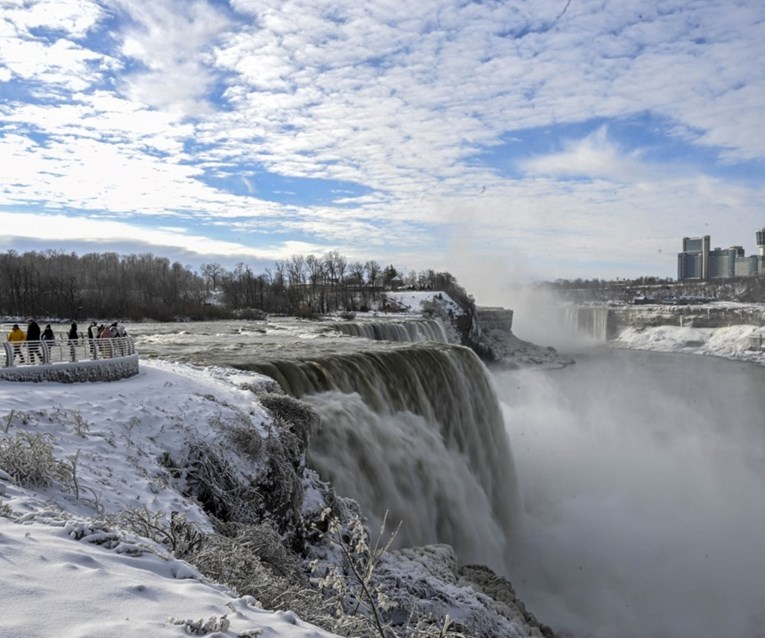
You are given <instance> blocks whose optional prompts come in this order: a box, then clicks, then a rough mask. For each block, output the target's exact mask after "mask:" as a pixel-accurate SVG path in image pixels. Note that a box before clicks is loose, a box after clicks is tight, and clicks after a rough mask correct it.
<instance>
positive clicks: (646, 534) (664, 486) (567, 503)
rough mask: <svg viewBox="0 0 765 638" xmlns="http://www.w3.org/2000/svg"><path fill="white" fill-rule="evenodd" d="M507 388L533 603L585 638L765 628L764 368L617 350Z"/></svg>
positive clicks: (559, 626)
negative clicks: (522, 502)
mask: <svg viewBox="0 0 765 638" xmlns="http://www.w3.org/2000/svg"><path fill="white" fill-rule="evenodd" d="M496 384H497V387H498V391H499V393H500V398H501V400H502V401H503V409H504V412H505V419H506V423H507V428H508V432H509V435H510V439H511V443H512V445H513V452H514V456H515V460H516V466H517V471H518V475H519V485H520V490H521V495H522V498H523V501H524V514H525V516H524V529H523V540H522V545H521V547H520V548H519V549H520V551H519V552H518V556H519V557H520V558H519V559H518V560H517V561H516V563H515V565H514V566H513V570H512V575H511V579H512V581H513V583H514V585H515V588H516V591H517V592H518V594H519V596H520V597H521V599H523V600H524V602H525V603H526V604H527V606H528V607H529V609H530V610H531V611H533V612H534V613H535V614H536V615H537V616H538V617H539V618H540V619H542V620H543V621H544V622H545V623H547V624H550V625H551V626H552V627H553V628H554V629H556V630H569V631H571V632H572V633H573V635H575V636H577V637H585V636H587V637H595V638H638V637H640V638H644V637H646V636H650V637H652V638H712V637H714V638H719V637H725V638H756V637H758V636H765V489H763V487H764V486H765V416H763V415H765V395H764V394H763V392H762V388H763V387H764V384H765V369H762V368H758V367H754V366H752V365H748V364H741V363H734V362H728V361H722V360H717V359H711V358H702V357H694V356H684V355H659V354H654V353H638V352H629V353H627V352H618V351H617V352H606V353H605V354H603V355H601V356H594V357H586V356H585V357H579V359H578V362H577V363H576V364H575V365H574V366H571V367H570V368H567V369H564V370H553V371H520V372H512V373H510V372H506V373H502V374H499V375H498V376H497V377H496Z"/></svg>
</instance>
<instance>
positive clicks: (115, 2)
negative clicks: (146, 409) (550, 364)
mask: <svg viewBox="0 0 765 638" xmlns="http://www.w3.org/2000/svg"><path fill="white" fill-rule="evenodd" d="M564 4H566V3H553V4H548V5H540V3H537V2H531V1H530V0H527V1H519V2H514V3H498V2H497V3H494V2H489V3H483V2H461V1H460V2H458V1H457V0H453V1H452V0H449V1H447V2H438V3H434V2H424V3H419V4H417V3H415V4H412V3H410V2H409V3H406V2H404V1H403V0H390V2H386V3H358V2H351V1H350V0H338V1H337V2H333V3H329V4H328V3H326V2H319V1H318V0H278V1H277V0H230V2H228V3H226V2H217V1H216V2H212V1H209V2H206V1H202V0H190V1H180V0H151V1H149V0H130V1H128V0H104V1H103V2H95V1H88V0H50V1H48V0H46V1H42V0H40V1H36V0H24V1H23V2H22V1H21V0H19V1H18V2H7V1H6V2H4V3H3V14H2V17H0V118H1V123H0V163H1V164H2V166H3V177H4V179H3V185H2V188H0V223H2V221H3V219H12V220H16V219H18V218H16V217H12V218H6V217H5V216H7V215H19V214H27V215H34V214H35V212H34V211H42V212H43V213H46V211H47V213H50V212H51V211H59V213H60V215H61V217H62V218H64V217H67V216H70V215H71V216H73V218H77V219H90V218H91V216H92V215H95V214H98V215H101V216H104V215H105V216H109V217H110V218H111V220H112V221H113V223H121V221H120V220H129V223H130V226H131V228H141V227H142V224H145V225H144V226H143V228H145V229H148V228H151V229H152V230H151V232H152V233H157V232H159V231H157V230H156V227H155V226H153V225H152V224H154V221H152V220H156V219H160V218H161V219H163V220H165V221H164V222H163V223H162V225H163V226H172V227H177V228H182V227H184V225H185V227H186V228H187V231H186V232H184V233H170V235H167V236H165V235H161V234H157V235H153V236H156V237H161V238H162V241H166V242H168V244H167V245H168V246H177V244H178V242H180V240H179V239H178V237H192V236H199V237H207V238H208V240H209V242H216V241H222V242H223V245H224V246H225V247H226V250H229V249H230V250H232V251H240V250H241V249H240V248H238V247H236V246H230V245H229V244H228V243H227V242H228V241H230V239H231V237H238V238H239V239H237V240H236V241H234V242H232V243H233V244H236V245H237V246H238V245H239V242H241V245H242V246H245V247H246V248H247V249H248V250H250V251H251V253H252V254H255V253H257V254H260V255H264V254H266V251H268V254H273V253H274V251H275V250H283V251H288V250H292V249H294V248H295V247H296V246H312V247H317V248H322V247H332V248H337V249H339V250H341V251H343V252H346V253H347V254H350V253H351V252H354V253H356V252H359V251H360V248H359V246H362V247H363V248H364V249H366V250H369V251H371V252H372V253H374V254H371V255H369V256H370V257H377V258H379V259H382V260H387V259H389V258H390V259H394V258H397V257H400V258H405V259H408V260H413V261H416V260H418V259H419V260H421V261H422V262H425V261H429V263H422V264H419V263H411V262H410V265H411V266H413V267H419V266H420V265H423V266H426V265H435V266H437V267H448V263H447V262H448V259H449V256H448V252H447V251H446V249H445V247H444V246H445V244H444V243H443V242H444V238H445V237H447V236H449V235H450V234H453V233H458V234H467V235H470V236H471V237H474V238H475V242H476V243H475V245H476V246H477V249H480V250H487V251H493V253H494V254H496V255H497V258H498V259H502V258H503V257H502V255H503V251H504V252H506V247H507V246H511V247H512V249H513V250H515V251H527V252H528V254H530V255H545V254H548V253H551V254H554V260H555V264H556V266H555V267H556V268H558V269H563V270H565V269H566V268H567V266H566V264H569V267H570V268H571V269H572V270H576V269H577V268H580V267H581V260H580V254H579V251H580V250H581V249H582V248H583V247H586V248H587V249H588V250H590V251H591V253H592V255H593V257H592V261H593V263H595V264H597V261H598V260H599V259H600V260H601V262H602V264H603V269H604V272H603V276H608V275H609V274H626V273H614V272H613V268H614V267H613V264H614V263H615V260H616V258H617V255H616V253H617V252H618V251H619V250H621V251H622V252H621V255H622V257H623V261H624V262H625V263H631V264H632V265H631V266H629V268H631V270H632V272H636V271H639V270H641V269H642V270H645V269H646V268H653V269H654V270H653V271H652V272H654V273H659V274H672V271H673V268H674V262H673V259H671V258H667V257H666V255H665V254H664V253H666V252H669V253H671V252H672V251H673V250H675V249H673V248H672V246H673V244H672V242H675V243H676V242H677V238H678V237H681V236H682V235H684V234H689V233H695V232H701V231H702V230H704V231H707V229H708V228H713V229H714V230H715V231H716V233H717V234H719V235H720V243H721V244H723V245H724V244H727V243H746V236H747V235H748V234H750V233H751V230H752V225H753V224H756V225H760V224H761V222H760V221H758V220H757V218H758V215H759V214H760V213H759V212H758V211H761V210H762V203H763V187H762V183H763V180H762V176H763V166H764V164H763V162H765V133H763V131H762V127H761V122H760V119H761V118H760V105H761V104H762V103H763V102H765V71H764V70H763V67H762V65H761V64H759V63H758V61H759V60H760V59H762V58H763V57H765V39H763V38H762V37H761V33H762V29H763V26H765V7H760V6H759V5H757V4H756V3H734V4H730V3H728V4H725V3H721V2H718V1H715V0H703V1H700V2H695V3H691V4H688V3H687V2H681V1H680V0H673V1H671V2H658V1H657V2H649V3H645V2H644V3H639V4H635V3H631V2H627V1H626V0H615V1H613V2H609V3H606V4H603V3H602V2H599V1H595V0H578V1H577V2H572V3H570V5H568V6H567V8H566V10H565V11H563V8H564ZM641 114H647V116H646V117H645V118H644V119H643V120H640V119H639V118H640V116H641ZM625 120H629V121H636V122H638V121H639V122H643V123H642V124H641V126H642V128H640V127H638V126H637V125H635V126H634V127H633V128H632V129H631V130H630V131H629V134H628V133H627V132H625V129H624V127H623V126H621V123H623V122H624V121H625ZM638 129H639V130H638ZM530 132H534V133H533V134H532V133H530ZM512 137H516V138H517V139H519V140H521V142H519V143H518V144H516V146H514V147H513V146H511V145H508V144H507V140H509V139H511V138H512ZM675 146H677V147H678V148H681V149H682V152H680V151H672V148H674V147H675ZM487 149H495V150H496V152H495V153H494V154H493V155H491V160H488V159H487V160H486V161H483V162H482V163H477V162H476V161H475V158H476V157H477V156H479V155H481V154H483V156H484V157H488V156H489V155H487V153H486V150H487ZM657 149H658V150H657ZM694 151H697V153H695V154H694ZM510 169H514V170H510ZM263 175H279V176H282V177H283V178H285V179H288V178H289V179H296V180H298V179H303V180H309V181H303V182H300V184H301V186H300V191H299V192H298V191H296V190H295V188H291V187H290V188H286V187H285V188H281V189H273V190H271V191H269V190H268V189H267V188H265V187H264V183H263V181H262V180H261V177H262V176H263ZM310 180H322V181H324V182H325V183H326V187H325V188H322V189H319V190H320V191H321V193H323V194H325V195H326V194H327V193H330V192H331V191H332V190H333V189H335V190H343V188H345V187H347V185H349V184H352V185H354V188H353V189H352V190H351V192H349V193H335V194H334V195H333V196H332V199H331V200H328V199H321V198H319V197H318V195H312V191H311V189H310V185H311V183H312V182H311V181H310ZM313 183H314V184H315V182H313ZM279 190H281V191H283V192H282V193H279V192H278V191H279ZM287 191H291V192H292V194H291V195H290V194H289V193H287ZM298 196H299V198H300V203H299V205H298V204H296V203H295V200H296V197H298ZM312 197H313V199H312ZM280 198H281V199H280ZM290 198H291V199H290ZM2 211H6V212H2ZM678 211H683V214H682V215H679V214H678ZM47 213H46V214H47ZM722 215H726V218H725V223H724V224H723V223H722V222H721V219H722V217H721V216H722ZM141 218H145V221H144V222H141V221H140V220H141ZM701 224H709V226H706V225H705V226H704V228H700V227H699V226H700V225H701ZM553 231H554V232H553ZM236 233H239V234H238V235H235V234H236ZM619 234H629V235H630V236H631V237H633V238H635V241H633V242H632V243H630V244H629V245H628V246H626V247H625V246H621V247H620V248H618V249H615V248H613V246H614V245H615V244H618V243H619V242H614V241H613V236H615V235H619ZM734 235H735V237H734ZM14 236H18V237H21V231H20V233H19V234H18V235H14ZM276 238H279V239H276ZM285 238H286V241H285ZM271 239H274V241H271ZM290 241H291V242H293V243H292V244H290V243H288V242H290ZM173 242H176V243H175V244H174V243H173ZM294 242H303V243H297V244H296V243H294ZM203 244H204V242H200V243H199V244H195V245H193V246H195V247H193V248H192V244H189V243H188V242H187V243H183V245H184V246H186V247H188V248H189V250H196V249H199V250H207V249H209V244H208V246H207V249H206V248H205V247H204V245H203ZM159 245H160V244H157V246H159ZM413 245H417V246H419V249H412V246H413ZM216 250H217V249H216ZM221 250H223V248H221ZM259 251H260V252H259ZM659 251H662V252H661V253H660V252H659ZM241 254H247V253H246V252H245V253H241ZM662 255H664V256H662ZM439 259H440V260H442V263H440V264H436V263H433V261H434V260H439ZM652 259H653V262H652V261H651V260H652ZM547 263H552V262H547ZM594 267H595V268H597V266H594ZM540 270H545V269H544V268H542V267H540ZM605 271H608V272H605ZM546 274H547V273H546ZM551 274H555V273H551ZM558 274H565V273H558Z"/></svg>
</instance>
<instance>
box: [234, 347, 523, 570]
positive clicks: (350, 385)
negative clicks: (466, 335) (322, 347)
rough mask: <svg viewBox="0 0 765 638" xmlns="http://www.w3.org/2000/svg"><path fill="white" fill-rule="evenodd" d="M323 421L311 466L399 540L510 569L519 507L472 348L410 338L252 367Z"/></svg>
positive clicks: (492, 399) (493, 402) (493, 403)
mask: <svg viewBox="0 0 765 638" xmlns="http://www.w3.org/2000/svg"><path fill="white" fill-rule="evenodd" d="M248 367H249V368H250V369H252V370H255V371H258V372H261V373H264V374H267V375H269V376H271V377H272V378H274V379H276V380H277V381H278V382H279V383H280V384H281V386H282V388H283V389H284V390H285V391H286V392H289V393H290V394H292V395H294V396H297V397H300V398H302V399H303V400H304V401H306V402H307V403H309V404H310V405H311V406H313V407H314V409H315V410H316V411H317V412H318V413H319V415H320V416H321V426H320V428H319V429H318V431H317V432H314V433H312V435H311V442H310V446H309V458H310V463H311V465H312V466H313V467H315V468H316V469H317V470H318V471H319V473H320V475H321V476H322V478H324V479H325V480H328V481H330V482H331V483H332V485H333V486H334V487H335V488H336V490H337V492H338V493H339V494H341V495H344V496H350V497H352V498H355V499H356V500H358V501H359V502H360V504H361V505H362V508H363V510H364V512H365V513H366V514H368V515H370V523H371V524H372V526H373V527H374V526H376V524H378V523H379V522H380V521H381V520H382V518H383V516H384V514H385V512H386V510H387V511H388V512H389V515H388V520H389V521H391V522H392V524H393V525H395V524H397V522H398V521H399V520H403V521H404V524H403V526H402V528H401V531H400V532H399V538H398V541H399V545H423V544H427V543H434V542H445V543H449V544H450V545H452V546H453V547H454V548H455V550H456V551H457V554H458V556H459V558H460V560H461V561H462V562H478V563H482V564H487V565H490V566H493V567H494V568H496V569H499V570H503V569H504V566H505V560H506V558H507V553H508V551H509V547H508V537H509V535H510V534H511V532H512V530H513V528H514V526H516V525H517V524H518V522H519V518H518V512H519V502H518V491H517V481H516V476H515V469H514V466H513V460H512V455H511V451H510V446H509V442H508V439H507V434H506V432H505V429H504V423H503V419H502V413H501V409H500V406H499V403H498V401H497V398H496V396H495V394H494V390H493V387H492V385H491V382H490V380H489V378H488V373H487V371H486V369H485V367H484V366H483V364H482V363H481V362H480V361H479V360H478V358H477V357H476V355H475V354H474V353H473V352H472V351H471V350H469V349H467V348H463V347H461V346H450V345H438V344H429V345H413V346H410V347H405V348H397V349H390V350H383V351H374V352H355V353H349V354H337V355H333V356H326V357H322V358H320V359H313V360H309V361H294V360H288V361H275V362H270V363H263V364H257V365H252V366H248Z"/></svg>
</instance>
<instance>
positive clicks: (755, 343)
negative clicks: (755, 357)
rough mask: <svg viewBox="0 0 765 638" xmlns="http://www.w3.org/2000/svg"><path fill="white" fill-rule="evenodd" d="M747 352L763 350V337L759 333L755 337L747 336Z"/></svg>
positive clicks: (764, 337) (764, 341)
mask: <svg viewBox="0 0 765 638" xmlns="http://www.w3.org/2000/svg"><path fill="white" fill-rule="evenodd" d="M747 349H748V350H763V349H765V335H763V334H762V333H761V332H760V333H757V334H755V335H749V347H748V348H747Z"/></svg>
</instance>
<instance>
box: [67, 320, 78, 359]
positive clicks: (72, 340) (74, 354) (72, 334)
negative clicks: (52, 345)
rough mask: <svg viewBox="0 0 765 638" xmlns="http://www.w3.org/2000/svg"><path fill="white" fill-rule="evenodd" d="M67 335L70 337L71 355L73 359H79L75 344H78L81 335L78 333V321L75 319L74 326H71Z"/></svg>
mask: <svg viewBox="0 0 765 638" xmlns="http://www.w3.org/2000/svg"><path fill="white" fill-rule="evenodd" d="M67 336H68V337H69V355H70V356H71V358H72V361H77V351H76V349H75V346H76V345H77V342H78V340H79V338H80V335H79V334H78V333H77V323H75V322H74V321H73V322H72V327H71V328H69V334H68V335H67Z"/></svg>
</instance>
